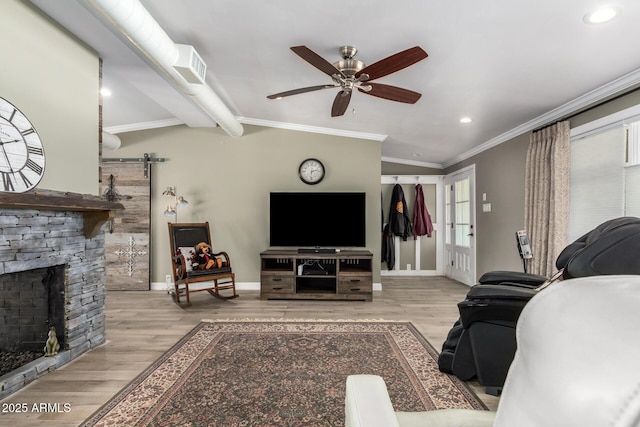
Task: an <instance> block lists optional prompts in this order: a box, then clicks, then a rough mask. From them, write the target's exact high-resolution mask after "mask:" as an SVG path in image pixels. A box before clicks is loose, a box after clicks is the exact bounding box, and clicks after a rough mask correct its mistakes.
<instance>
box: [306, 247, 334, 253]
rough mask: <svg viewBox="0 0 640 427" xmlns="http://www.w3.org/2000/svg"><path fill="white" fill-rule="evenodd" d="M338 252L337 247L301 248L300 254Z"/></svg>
mask: <svg viewBox="0 0 640 427" xmlns="http://www.w3.org/2000/svg"><path fill="white" fill-rule="evenodd" d="M336 252H338V251H337V250H336V249H331V248H300V249H298V253H299V254H335V253H336Z"/></svg>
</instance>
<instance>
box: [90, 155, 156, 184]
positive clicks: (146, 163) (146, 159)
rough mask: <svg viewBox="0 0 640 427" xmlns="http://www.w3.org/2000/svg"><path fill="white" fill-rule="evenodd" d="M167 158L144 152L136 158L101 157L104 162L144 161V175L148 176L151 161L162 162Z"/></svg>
mask: <svg viewBox="0 0 640 427" xmlns="http://www.w3.org/2000/svg"><path fill="white" fill-rule="evenodd" d="M166 160H167V159H165V158H164V157H153V155H151V154H147V153H144V157H138V158H135V157H133V158H131V157H130V158H103V159H102V161H103V162H104V163H144V177H145V178H149V165H150V164H151V163H164V162H165V161H166Z"/></svg>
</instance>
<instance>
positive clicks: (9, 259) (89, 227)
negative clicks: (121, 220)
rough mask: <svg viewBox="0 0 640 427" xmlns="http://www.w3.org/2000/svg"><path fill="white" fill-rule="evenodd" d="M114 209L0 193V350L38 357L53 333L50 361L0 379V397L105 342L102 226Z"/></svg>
mask: <svg viewBox="0 0 640 427" xmlns="http://www.w3.org/2000/svg"><path fill="white" fill-rule="evenodd" d="M117 209H122V205H120V204H118V203H112V202H106V201H104V200H101V199H100V198H98V197H96V196H87V195H78V194H68V193H59V192H44V193H42V192H34V193H23V194H10V193H6V194H5V193H3V194H0V324H1V325H2V329H1V330H0V351H3V350H5V351H6V350H13V349H16V348H19V347H20V348H25V349H35V350H38V351H42V353H44V346H45V342H46V339H47V335H46V334H47V332H48V330H49V328H50V327H51V326H55V327H56V335H57V337H58V340H59V343H60V345H61V347H60V351H59V353H58V354H57V355H56V356H52V357H41V358H39V359H36V360H35V361H33V362H31V363H28V364H26V365H24V366H22V367H20V368H18V369H16V370H15V371H12V372H10V373H8V374H6V375H4V376H2V377H0V398H3V397H6V396H7V395H9V394H11V393H13V392H14V391H16V390H18V389H19V388H21V387H23V386H24V385H26V384H28V383H29V382H31V381H33V380H34V379H36V378H38V377H40V376H42V375H44V374H45V373H47V372H49V371H51V370H53V369H56V368H57V367H59V366H62V365H64V364H65V363H67V362H69V361H70V360H73V359H75V358H76V357H78V356H80V355H81V354H83V353H85V352H87V351H89V350H91V349H93V348H95V347H97V346H99V345H101V344H102V343H104V341H105V328H104V326H105V315H104V303H105V277H106V275H105V256H104V231H103V230H102V229H101V226H102V224H103V223H104V222H105V221H106V220H108V219H109V218H110V217H112V216H113V212H114V211H115V210H117Z"/></svg>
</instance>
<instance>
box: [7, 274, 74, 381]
mask: <svg viewBox="0 0 640 427" xmlns="http://www.w3.org/2000/svg"><path fill="white" fill-rule="evenodd" d="M64 309H65V266H64V265H58V266H53V267H46V268H38V269H34V270H28V271H21V272H16V273H7V274H3V275H0V324H1V325H2V332H0V376H2V375H4V374H6V373H8V372H11V371H12V370H14V369H17V368H19V367H20V366H23V365H25V364H27V363H29V362H31V361H33V360H35V359H37V358H39V357H42V356H44V353H45V345H46V342H47V339H48V337H49V330H50V329H51V327H54V328H55V333H56V337H57V339H58V343H59V344H60V350H59V351H62V350H64V349H66V346H65V338H66V337H65V335H66V331H65V316H64Z"/></svg>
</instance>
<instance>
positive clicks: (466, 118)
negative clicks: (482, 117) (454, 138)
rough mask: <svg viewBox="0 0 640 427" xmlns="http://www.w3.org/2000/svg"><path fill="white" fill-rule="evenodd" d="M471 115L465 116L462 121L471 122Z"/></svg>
mask: <svg viewBox="0 0 640 427" xmlns="http://www.w3.org/2000/svg"><path fill="white" fill-rule="evenodd" d="M471 122H472V120H471V117H463V118H461V119H460V123H471Z"/></svg>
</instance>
